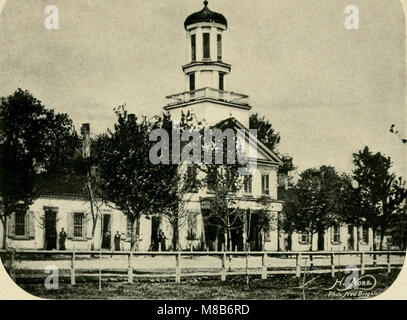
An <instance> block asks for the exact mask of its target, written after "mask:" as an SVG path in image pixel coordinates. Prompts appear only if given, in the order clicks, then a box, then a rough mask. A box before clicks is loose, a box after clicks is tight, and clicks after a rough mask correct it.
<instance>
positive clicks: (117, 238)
mask: <svg viewBox="0 0 407 320" xmlns="http://www.w3.org/2000/svg"><path fill="white" fill-rule="evenodd" d="M120 240H121V235H120V232H119V231H117V232H116V234H115V235H114V249H115V250H116V251H120Z"/></svg>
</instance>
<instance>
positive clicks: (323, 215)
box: [282, 166, 343, 250]
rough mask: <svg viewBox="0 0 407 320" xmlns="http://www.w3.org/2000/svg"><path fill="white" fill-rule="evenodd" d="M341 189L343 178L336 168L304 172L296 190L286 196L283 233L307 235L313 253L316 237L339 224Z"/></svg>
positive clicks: (322, 167) (324, 167) (323, 167)
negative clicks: (315, 235) (303, 233)
mask: <svg viewBox="0 0 407 320" xmlns="http://www.w3.org/2000/svg"><path fill="white" fill-rule="evenodd" d="M342 187H343V181H342V177H341V176H339V175H338V173H337V172H336V170H335V169H334V168H333V167H329V166H321V167H320V168H319V169H307V170H305V171H303V172H302V173H301V174H300V179H299V180H298V182H297V184H296V186H295V187H294V188H292V190H290V191H288V192H287V193H286V194H285V195H284V198H285V201H286V202H285V204H284V209H283V222H282V226H283V229H284V230H286V232H288V233H292V232H294V231H297V232H307V233H308V234H309V235H310V250H312V247H313V235H314V234H316V233H322V232H324V231H325V230H326V228H328V227H330V226H333V225H336V224H337V223H338V221H340V220H339V215H340V214H341V202H340V201H341V198H340V195H341V190H342Z"/></svg>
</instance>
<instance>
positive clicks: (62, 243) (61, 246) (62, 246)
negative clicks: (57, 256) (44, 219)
mask: <svg viewBox="0 0 407 320" xmlns="http://www.w3.org/2000/svg"><path fill="white" fill-rule="evenodd" d="M67 237H68V235H67V234H66V232H65V230H64V228H62V229H61V232H60V233H59V250H66V247H65V241H66V238H67Z"/></svg>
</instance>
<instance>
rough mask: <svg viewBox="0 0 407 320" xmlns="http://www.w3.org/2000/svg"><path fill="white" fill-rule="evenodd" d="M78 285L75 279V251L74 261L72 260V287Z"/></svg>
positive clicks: (73, 254) (73, 253)
mask: <svg viewBox="0 0 407 320" xmlns="http://www.w3.org/2000/svg"><path fill="white" fill-rule="evenodd" d="M75 284H76V279H75V251H73V252H72V259H71V285H75Z"/></svg>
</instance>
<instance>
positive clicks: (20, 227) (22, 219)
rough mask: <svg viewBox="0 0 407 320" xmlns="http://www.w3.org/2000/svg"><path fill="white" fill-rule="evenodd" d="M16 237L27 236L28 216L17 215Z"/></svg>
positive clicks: (23, 214)
mask: <svg viewBox="0 0 407 320" xmlns="http://www.w3.org/2000/svg"><path fill="white" fill-rule="evenodd" d="M15 235H16V236H25V235H27V234H26V214H25V213H17V214H16V218H15Z"/></svg>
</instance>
